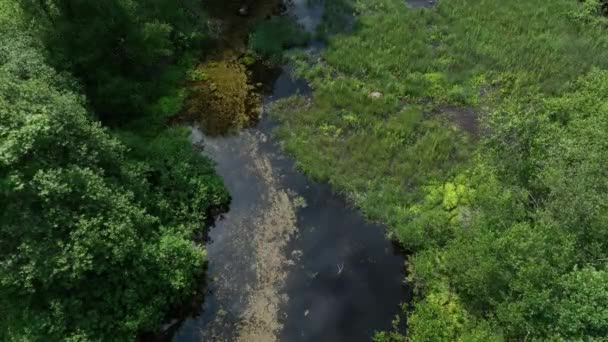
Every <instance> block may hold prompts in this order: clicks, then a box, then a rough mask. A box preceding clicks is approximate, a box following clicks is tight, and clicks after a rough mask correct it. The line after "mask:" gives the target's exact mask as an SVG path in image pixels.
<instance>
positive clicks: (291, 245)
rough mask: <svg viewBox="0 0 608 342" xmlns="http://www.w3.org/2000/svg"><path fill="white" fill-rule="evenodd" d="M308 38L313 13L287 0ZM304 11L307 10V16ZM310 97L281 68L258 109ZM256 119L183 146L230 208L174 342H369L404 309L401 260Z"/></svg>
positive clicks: (195, 136) (303, 0)
mask: <svg viewBox="0 0 608 342" xmlns="http://www.w3.org/2000/svg"><path fill="white" fill-rule="evenodd" d="M293 2H295V4H293V6H294V7H293V8H294V13H295V14H296V15H297V16H298V18H300V20H301V22H302V23H303V24H304V25H306V26H307V28H308V29H310V30H314V27H315V26H316V25H317V24H318V22H319V20H320V16H321V15H322V11H321V7H319V6H316V7H312V8H311V7H309V6H307V3H308V1H307V0H295V1H293ZM307 9H308V10H307ZM295 93H301V94H308V95H310V93H311V92H310V89H308V87H307V85H306V83H305V82H303V81H300V80H292V79H291V77H290V76H289V73H288V69H287V68H283V69H282V72H281V73H279V74H278V77H277V78H276V79H275V80H274V81H273V83H272V91H271V93H270V94H268V95H267V96H266V97H265V99H264V102H265V105H268V104H269V103H271V102H272V101H274V100H276V99H278V98H281V97H286V96H290V95H292V94H295ZM274 125H275V123H274V122H273V121H272V120H271V119H269V118H268V117H266V116H263V117H262V119H261V121H260V122H259V123H258V125H257V126H256V127H254V128H249V129H246V130H243V131H241V132H240V133H238V134H234V135H230V136H223V137H207V136H205V135H204V134H203V133H202V132H201V131H200V130H198V129H196V128H193V131H192V141H193V143H195V144H200V145H203V146H204V151H205V152H204V153H205V154H206V155H208V156H210V157H211V158H212V159H213V160H215V162H216V163H217V172H218V173H219V174H220V176H222V177H223V179H224V182H225V183H226V186H227V187H228V189H229V191H230V193H231V195H232V198H233V201H232V203H231V206H230V211H229V212H228V213H227V214H226V215H225V216H224V217H223V218H221V219H220V220H219V221H218V222H217V224H216V226H215V227H214V228H213V229H212V230H211V232H210V242H209V244H208V246H207V252H208V257H209V272H208V275H209V282H210V285H209V290H208V291H209V292H208V294H207V296H206V300H205V304H204V305H203V307H202V310H201V313H200V315H199V316H198V317H194V318H190V319H188V320H186V321H185V322H184V323H183V324H182V326H181V327H180V329H179V330H178V332H177V333H176V334H175V336H174V341H177V342H186V341H274V340H280V341H315V342H319V341H369V340H370V338H371V336H372V335H373V332H374V331H377V330H383V329H388V328H390V325H391V321H392V319H393V318H394V316H395V315H396V314H397V313H398V312H399V305H400V303H402V302H405V301H406V299H407V298H406V297H407V291H406V288H405V286H404V285H403V281H404V278H405V275H404V257H403V256H402V255H401V254H400V253H399V252H398V251H397V249H396V248H395V247H394V246H393V244H392V243H391V242H390V241H389V240H387V239H386V238H385V228H384V227H383V226H381V225H378V224H373V223H369V222H367V221H366V220H365V219H364V217H363V216H362V215H361V214H360V213H359V212H358V211H357V210H356V209H354V208H351V207H350V206H349V204H348V203H347V202H346V201H345V199H344V198H343V197H342V196H340V195H337V194H335V193H334V192H332V190H331V187H330V186H329V185H327V184H320V183H317V182H313V181H311V180H309V179H308V178H307V177H306V176H304V175H303V174H301V173H300V172H298V171H297V170H296V168H295V163H294V161H293V160H292V159H291V158H289V157H287V156H286V155H284V153H282V152H281V149H280V146H279V145H278V142H277V141H275V140H274V138H273V137H272V128H273V127H274Z"/></svg>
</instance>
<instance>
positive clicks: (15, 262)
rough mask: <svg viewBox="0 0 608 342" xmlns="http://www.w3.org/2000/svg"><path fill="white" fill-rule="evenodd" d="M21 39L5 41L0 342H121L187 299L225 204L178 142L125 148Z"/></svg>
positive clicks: (0, 53)
mask: <svg viewBox="0 0 608 342" xmlns="http://www.w3.org/2000/svg"><path fill="white" fill-rule="evenodd" d="M75 89H77V88H76V87H75V86H74V82H73V81H72V80H71V79H70V78H69V77H67V76H65V75H62V74H59V73H57V72H56V71H55V70H54V69H52V68H51V67H49V66H47V65H46V64H45V61H44V58H43V56H42V54H41V53H40V52H39V49H38V47H37V46H36V44H34V43H33V41H32V39H31V38H30V37H27V36H25V35H24V34H22V33H19V32H18V31H8V30H3V31H2V35H1V36H0V339H1V340H10V341H17V340H20V341H48V340H51V341H59V340H67V341H87V340H101V341H128V340H133V339H134V338H135V336H136V334H137V333H138V332H141V331H144V330H154V329H156V328H157V327H158V325H159V324H160V323H161V322H162V320H163V319H164V318H165V317H164V315H165V313H166V312H167V311H168V310H169V309H170V308H171V306H172V305H174V304H177V303H179V302H181V301H183V300H185V299H187V298H188V296H190V294H191V293H192V290H193V289H194V287H195V286H196V285H197V282H198V279H199V278H200V276H201V274H202V271H203V266H204V264H205V262H206V255H205V251H204V249H203V248H202V247H201V246H200V245H197V244H195V243H193V238H194V237H195V236H199V235H200V234H201V229H202V228H203V225H204V221H205V219H206V218H207V215H208V214H209V212H210V210H212V208H214V207H218V206H221V205H224V204H225V203H226V202H227V199H228V195H227V193H226V191H225V190H224V188H223V186H222V183H221V180H219V179H218V178H217V176H216V175H215V174H214V171H213V166H212V165H211V163H210V162H209V161H207V160H206V159H200V158H199V157H197V156H196V154H195V153H194V152H193V151H192V150H191V148H190V147H189V146H188V143H187V140H186V139H185V132H183V131H180V130H170V131H166V132H164V133H162V134H160V135H158V134H156V135H154V138H152V139H150V138H147V137H146V138H144V137H141V136H136V135H134V134H132V133H127V132H125V133H124V134H121V138H122V140H124V141H126V142H128V146H129V147H130V149H127V147H126V146H125V144H124V143H122V142H121V141H120V140H119V139H117V138H116V137H114V136H113V135H112V134H111V133H110V132H109V131H108V130H107V129H104V128H102V127H101V126H100V124H99V123H97V122H95V121H93V120H92V118H91V117H90V115H89V114H88V113H87V111H86V109H85V101H84V98H83V97H81V96H79V95H78V94H77V93H76V92H75Z"/></svg>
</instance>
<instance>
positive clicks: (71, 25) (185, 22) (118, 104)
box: [19, 0, 202, 121]
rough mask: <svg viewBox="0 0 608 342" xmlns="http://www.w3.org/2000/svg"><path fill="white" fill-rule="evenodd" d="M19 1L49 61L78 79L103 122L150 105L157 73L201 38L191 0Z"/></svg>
mask: <svg viewBox="0 0 608 342" xmlns="http://www.w3.org/2000/svg"><path fill="white" fill-rule="evenodd" d="M19 1H20V3H21V5H22V7H23V9H24V12H25V13H27V14H28V16H29V18H31V21H32V22H33V23H34V24H35V26H36V27H38V28H39V31H40V33H41V34H42V37H43V42H44V44H45V45H46V47H47V49H48V53H49V57H50V61H51V64H52V65H53V66H55V67H56V68H57V69H59V70H68V71H71V72H73V73H74V74H75V76H77V77H78V78H79V79H81V80H82V81H83V83H84V85H85V90H86V93H87V96H88V98H89V101H90V102H91V103H92V104H93V106H94V108H95V109H96V112H97V113H98V115H99V116H100V117H101V118H102V119H104V120H105V121H127V120H128V119H130V118H132V117H134V116H137V115H139V116H140V117H141V115H142V114H145V111H146V108H147V104H148V103H150V102H151V101H152V100H153V99H156V98H157V97H159V96H162V95H164V94H163V92H164V90H165V88H164V87H163V86H160V87H159V83H158V82H157V80H158V75H159V74H161V73H162V72H163V70H164V69H165V67H166V66H167V65H169V64H170V62H171V61H172V60H175V59H177V58H179V57H180V56H181V55H182V53H183V52H184V51H185V50H186V49H191V48H192V47H194V46H196V44H197V43H199V42H200V39H201V32H202V31H201V21H200V16H201V10H200V5H199V4H198V3H197V2H196V1H191V0H188V1H178V2H176V1H169V0H154V1H140V0H108V1H81V0H42V1H33V0H19ZM161 84H162V83H161Z"/></svg>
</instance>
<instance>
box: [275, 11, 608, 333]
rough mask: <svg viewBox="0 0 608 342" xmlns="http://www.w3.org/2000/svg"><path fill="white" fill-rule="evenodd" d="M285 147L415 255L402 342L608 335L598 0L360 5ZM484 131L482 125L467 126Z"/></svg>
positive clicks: (606, 124)
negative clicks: (354, 22)
mask: <svg viewBox="0 0 608 342" xmlns="http://www.w3.org/2000/svg"><path fill="white" fill-rule="evenodd" d="M351 4H352V5H353V6H354V11H355V12H357V13H358V14H359V16H358V18H357V19H358V23H357V25H356V26H355V28H354V30H353V32H352V33H350V34H342V35H338V36H335V37H333V38H330V39H329V41H328V44H329V45H328V48H327V50H326V51H325V53H324V54H323V58H322V61H323V63H317V62H316V61H317V59H316V57H315V58H314V59H312V60H308V59H307V56H306V55H300V56H297V58H296V65H297V66H298V69H299V72H300V74H301V75H303V76H305V77H307V78H308V79H309V80H311V81H312V84H313V86H314V87H315V96H314V100H313V101H312V103H309V101H302V99H300V98H294V99H291V100H289V102H288V103H287V104H283V105H282V106H277V107H276V108H275V111H276V112H277V115H278V117H279V118H280V119H281V120H282V122H283V127H282V128H281V129H280V130H279V134H280V135H281V136H282V137H283V138H284V139H285V147H286V148H287V150H288V151H290V152H292V153H293V154H294V155H295V156H296V157H297V158H298V161H299V163H300V166H301V167H302V168H303V169H304V170H306V171H307V172H308V173H309V174H311V175H313V176H315V177H317V178H319V179H322V180H328V181H329V182H331V183H332V184H334V185H335V186H336V187H337V188H339V189H340V190H342V191H344V192H346V193H347V194H348V195H349V196H350V197H351V198H352V199H353V201H354V202H355V203H356V204H357V205H359V206H360V207H361V208H362V209H363V210H364V211H365V212H366V213H367V214H368V215H369V216H370V217H371V218H373V219H379V220H382V221H384V222H387V223H388V224H389V226H390V227H391V230H390V234H391V235H392V236H393V237H394V238H396V239H398V240H399V241H400V242H401V243H402V244H403V245H404V246H405V247H406V248H407V249H408V250H410V251H412V252H413V255H412V257H411V260H410V262H409V263H408V265H409V271H410V275H409V278H410V280H411V282H412V284H413V286H414V287H415V292H416V294H417V300H416V302H415V304H414V305H413V308H407V307H406V312H407V314H408V331H407V337H405V336H403V334H402V332H398V331H395V332H384V333H380V334H378V335H377V336H376V340H377V341H403V340H412V341H454V340H460V341H501V340H524V341H525V340H568V341H570V340H603V339H605V337H606V336H608V309H607V308H608V282H607V280H608V270H607V268H606V267H607V263H606V262H607V260H608V248H607V247H608V201H606V198H607V195H608V173H607V171H606V160H607V158H608V145H607V142H606V141H607V140H606V137H607V136H608V108H607V107H606V100H608V99H607V97H606V96H607V91H608V35H606V27H607V25H606V23H607V21H606V18H605V17H603V16H602V15H601V14H602V2H601V1H597V0H587V1H574V0H556V1H541V0H538V1H537V0H534V1H530V0H528V1H500V0H479V1H471V0H452V1H439V4H438V5H436V7H433V8H426V9H408V8H407V7H406V6H404V4H403V1H400V0H366V1H352V2H351ZM475 117H477V121H478V122H479V125H480V127H476V126H477V125H476V124H474V123H473V122H472V121H473V120H472V119H473V118H475Z"/></svg>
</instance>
